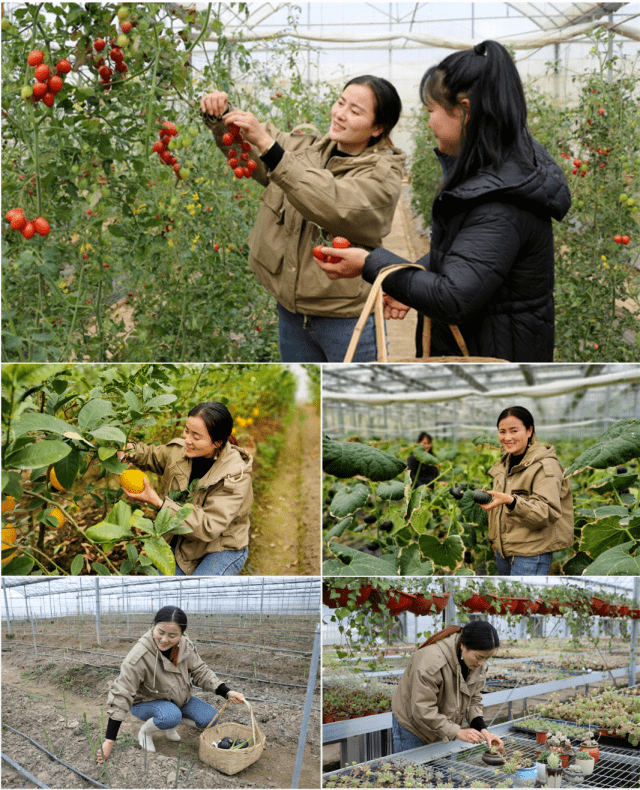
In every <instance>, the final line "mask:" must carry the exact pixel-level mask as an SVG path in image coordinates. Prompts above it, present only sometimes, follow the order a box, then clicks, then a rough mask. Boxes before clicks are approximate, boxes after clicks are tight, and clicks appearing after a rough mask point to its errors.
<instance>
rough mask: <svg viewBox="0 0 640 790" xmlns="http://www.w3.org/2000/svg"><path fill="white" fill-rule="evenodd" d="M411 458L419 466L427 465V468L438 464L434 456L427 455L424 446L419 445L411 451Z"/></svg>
mask: <svg viewBox="0 0 640 790" xmlns="http://www.w3.org/2000/svg"><path fill="white" fill-rule="evenodd" d="M413 457H414V458H415V459H416V461H418V462H419V463H421V464H429V466H433V465H434V464H437V463H438V459H437V458H436V457H435V455H431V453H428V452H427V451H426V450H425V449H424V446H423V445H421V444H419V445H417V446H416V447H415V448H414V450H413Z"/></svg>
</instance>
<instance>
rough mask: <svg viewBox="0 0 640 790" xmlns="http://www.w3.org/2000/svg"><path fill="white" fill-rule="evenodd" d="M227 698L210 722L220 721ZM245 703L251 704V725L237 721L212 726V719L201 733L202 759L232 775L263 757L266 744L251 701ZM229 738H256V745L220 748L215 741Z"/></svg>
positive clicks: (200, 750) (199, 753) (217, 769)
mask: <svg viewBox="0 0 640 790" xmlns="http://www.w3.org/2000/svg"><path fill="white" fill-rule="evenodd" d="M229 702H230V700H227V701H226V702H225V704H224V705H223V706H222V708H220V712H219V713H218V714H217V716H215V717H214V718H213V719H212V720H211V722H214V721H218V722H220V718H221V717H222V714H223V713H224V710H225V708H226V707H227V705H228V704H229ZM244 703H245V705H246V706H247V707H248V708H249V713H250V714H251V726H250V727H249V726H247V725H246V724H236V723H235V722H227V723H225V724H220V723H218V724H216V725H214V726H213V727H212V726H211V723H209V726H208V727H207V728H206V729H205V730H204V732H202V733H200V748H199V751H198V755H199V757H200V759H201V760H202V762H203V763H206V764H207V765H210V766H211V767H212V768H215V769H216V771H220V772H221V773H223V774H227V776H232V775H233V774H237V773H238V772H239V771H242V770H243V769H244V768H248V766H250V765H251V764H252V763H255V761H256V760H257V759H258V758H259V757H260V755H261V754H262V750H263V749H264V744H265V741H266V738H265V735H264V733H263V732H262V730H261V729H260V727H258V724H257V722H256V720H255V717H254V715H253V711H252V710H251V705H250V704H249V703H248V702H247V701H246V700H244ZM227 736H228V737H229V738H253V742H254V744H255V745H254V746H248V747H247V748H246V749H218V748H217V747H215V746H213V745H212V743H213V742H214V741H215V742H216V743H217V742H218V741H220V740H221V739H222V738H225V737H227Z"/></svg>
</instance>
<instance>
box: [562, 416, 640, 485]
mask: <svg viewBox="0 0 640 790" xmlns="http://www.w3.org/2000/svg"><path fill="white" fill-rule="evenodd" d="M638 456H640V422H639V421H638V420H620V421H619V422H616V423H614V424H613V425H611V426H609V428H607V430H606V431H605V432H604V433H603V434H602V436H601V437H600V438H599V439H598V440H597V441H596V443H595V444H594V445H592V446H591V447H589V449H588V450H585V451H584V452H583V453H581V454H580V455H579V456H578V457H577V458H576V459H575V461H574V462H573V463H572V464H571V465H570V466H569V468H568V469H567V470H566V472H565V473H564V475H565V477H569V476H570V475H573V474H576V473H577V472H580V471H582V470H583V469H585V468H586V467H591V468H592V469H607V468H608V467H609V466H618V465H619V464H624V463H626V462H627V461H631V460H632V459H633V458H638Z"/></svg>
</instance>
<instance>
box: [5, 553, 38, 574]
mask: <svg viewBox="0 0 640 790" xmlns="http://www.w3.org/2000/svg"><path fill="white" fill-rule="evenodd" d="M35 564H36V562H35V560H34V559H33V557H14V558H13V559H12V560H9V562H8V563H7V564H6V565H3V566H2V575H3V576H28V575H29V573H30V572H31V569H32V568H33V566H34V565H35Z"/></svg>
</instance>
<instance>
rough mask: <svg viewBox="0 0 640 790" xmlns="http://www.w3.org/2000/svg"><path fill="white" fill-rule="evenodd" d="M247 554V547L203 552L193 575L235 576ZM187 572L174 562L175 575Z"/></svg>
mask: <svg viewBox="0 0 640 790" xmlns="http://www.w3.org/2000/svg"><path fill="white" fill-rule="evenodd" d="M248 556H249V547H248V546H247V547H246V548H244V549H239V550H238V551H234V550H232V549H225V550H224V551H214V552H212V553H211V554H205V555H204V557H203V558H202V559H201V560H200V562H199V563H198V567H197V568H196V569H195V571H194V572H193V574H192V575H193V576H237V575H238V574H239V573H240V571H241V570H242V568H243V567H244V564H245V562H246V561H247V557H248ZM186 575H187V574H186V573H185V572H184V571H183V570H182V568H181V567H180V566H179V565H178V563H177V562H176V576H186Z"/></svg>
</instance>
